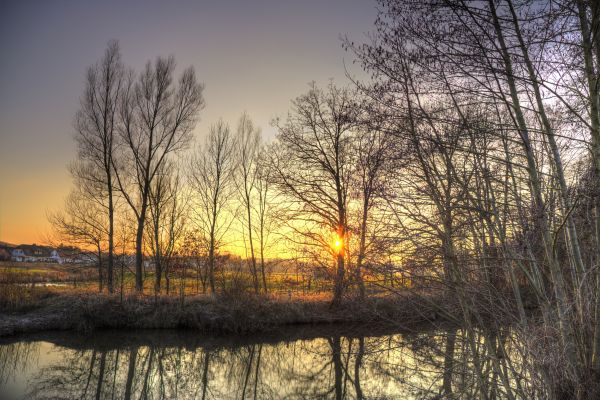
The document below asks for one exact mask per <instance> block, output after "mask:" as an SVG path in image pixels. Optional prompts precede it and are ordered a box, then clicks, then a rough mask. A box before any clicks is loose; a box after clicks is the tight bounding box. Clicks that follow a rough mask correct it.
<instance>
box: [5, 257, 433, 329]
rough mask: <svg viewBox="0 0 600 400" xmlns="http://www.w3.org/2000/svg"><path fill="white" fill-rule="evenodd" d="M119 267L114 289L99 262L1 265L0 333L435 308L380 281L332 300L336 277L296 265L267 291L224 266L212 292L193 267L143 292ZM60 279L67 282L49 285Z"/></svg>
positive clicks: (341, 318)
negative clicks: (386, 291)
mask: <svg viewBox="0 0 600 400" xmlns="http://www.w3.org/2000/svg"><path fill="white" fill-rule="evenodd" d="M115 272H116V274H115V277H116V279H117V281H116V282H115V293H114V294H112V295H108V294H107V293H106V288H105V290H104V292H103V293H99V286H98V282H97V275H95V274H96V273H97V271H95V270H94V269H93V268H89V267H77V266H65V265H57V264H49V265H21V264H19V265H14V264H13V265H0V282H1V283H0V336H1V335H11V334H16V333H20V332H33V331H40V330H50V329H76V330H90V329H101V328H189V329H197V330H201V331H206V332H215V331H217V332H231V333H236V332H242V331H244V332H253V331H265V330H271V329H273V328H274V327H276V326H281V325H289V324H314V323H346V322H349V323H355V322H360V323H378V324H396V325H397V324H398V323H399V322H401V323H405V324H409V325H410V324H413V323H419V322H423V321H426V320H428V319H429V317H430V316H431V315H435V311H434V310H433V308H432V306H431V305H430V303H428V302H423V301H421V300H418V299H416V298H413V299H407V298H402V297H401V296H384V295H383V294H381V293H377V292H376V291H375V290H373V289H374V288H373V287H371V291H370V292H371V297H370V299H369V300H366V301H359V300H357V299H352V298H349V299H346V300H345V301H344V302H343V303H342V304H341V305H339V306H338V307H336V308H332V307H331V283H330V282H329V281H327V280H325V279H315V278H314V277H310V278H309V277H308V276H302V275H301V274H295V273H294V274H291V273H290V274H285V273H273V274H269V275H268V287H269V293H268V295H265V294H262V293H261V294H258V295H256V294H254V293H253V288H252V285H251V277H250V275H249V274H248V273H244V272H240V271H225V272H223V271H221V272H220V273H219V274H218V275H217V277H216V281H217V285H218V288H219V294H218V295H214V296H213V295H209V294H207V293H205V292H204V291H203V289H202V285H201V284H199V282H198V280H197V279H196V276H195V273H194V272H193V271H192V272H191V273H189V274H187V275H186V276H185V277H174V278H172V279H171V288H170V293H169V294H168V295H167V294H166V293H165V292H166V290H165V289H166V288H165V282H164V280H163V291H162V293H161V294H155V293H154V276H153V274H152V273H149V274H147V275H146V276H145V279H144V294H142V295H138V294H136V293H135V279H134V276H133V274H132V273H130V272H129V271H126V273H125V274H124V279H123V282H121V281H120V276H121V274H120V270H117V271H115ZM54 277H59V278H60V279H58V280H53V278H54ZM89 278H92V279H89ZM309 280H310V284H309V283H308V282H309ZM57 281H58V282H65V284H64V285H62V286H60V285H57V286H45V285H44V282H57ZM182 288H183V289H184V290H183V296H182V291H181V289H182ZM121 290H122V292H121ZM182 297H183V301H182ZM415 310H419V312H415Z"/></svg>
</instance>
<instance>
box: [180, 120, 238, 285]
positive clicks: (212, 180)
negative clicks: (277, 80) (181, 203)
mask: <svg viewBox="0 0 600 400" xmlns="http://www.w3.org/2000/svg"><path fill="white" fill-rule="evenodd" d="M235 156H236V154H235V147H234V141H233V137H232V135H231V132H230V129H229V126H228V125H227V124H225V123H224V122H223V121H222V120H220V121H219V122H217V123H216V124H215V125H213V126H211V127H210V132H209V134H208V137H207V138H206V142H205V144H204V146H202V147H199V148H198V150H197V152H196V153H195V154H194V156H193V158H192V160H191V163H190V171H189V179H190V184H191V186H192V188H193V190H194V191H195V194H196V196H195V201H196V203H197V207H195V210H194V213H195V215H194V216H195V222H196V223H197V226H198V229H199V231H200V232H201V234H202V235H203V236H204V241H205V243H207V245H208V251H207V253H208V281H209V285H210V290H211V292H212V293H215V267H216V266H215V263H216V254H217V252H218V249H219V247H220V246H221V244H222V240H223V237H224V235H225V234H226V233H227V231H228V229H229V227H230V225H231V221H232V218H230V216H229V215H227V208H228V206H229V205H230V201H231V200H232V198H233V196H234V194H235V185H234V173H235V168H236V165H235V161H236V157H235Z"/></svg>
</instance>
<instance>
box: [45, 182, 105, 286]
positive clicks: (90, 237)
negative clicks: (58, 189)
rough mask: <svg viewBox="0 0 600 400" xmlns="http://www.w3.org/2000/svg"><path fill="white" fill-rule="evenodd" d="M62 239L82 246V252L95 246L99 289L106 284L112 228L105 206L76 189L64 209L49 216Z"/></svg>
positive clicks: (68, 198)
mask: <svg viewBox="0 0 600 400" xmlns="http://www.w3.org/2000/svg"><path fill="white" fill-rule="evenodd" d="M48 219H49V221H50V223H51V224H52V226H53V228H54V230H55V232H56V233H57V235H58V237H59V238H60V240H61V241H64V242H66V243H70V244H71V245H75V246H79V247H81V248H82V251H86V249H89V248H93V249H94V251H95V253H96V256H97V263H98V290H99V291H100V292H102V290H103V285H104V274H103V266H102V264H103V258H102V254H103V252H105V251H106V244H107V239H106V238H107V233H108V230H109V226H108V219H107V217H106V213H105V209H104V207H103V206H101V205H99V204H98V202H96V201H94V200H93V199H90V197H89V196H88V195H87V193H86V192H84V191H82V190H80V189H75V190H73V191H72V192H71V194H69V197H67V200H66V201H65V207H64V210H63V211H62V212H57V213H53V214H50V215H49V216H48Z"/></svg>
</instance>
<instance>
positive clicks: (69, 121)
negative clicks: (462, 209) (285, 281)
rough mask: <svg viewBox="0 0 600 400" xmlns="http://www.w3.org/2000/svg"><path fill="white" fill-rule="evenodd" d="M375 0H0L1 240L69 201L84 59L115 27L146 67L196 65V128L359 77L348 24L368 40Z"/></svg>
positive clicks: (25, 233) (38, 233)
mask: <svg viewBox="0 0 600 400" xmlns="http://www.w3.org/2000/svg"><path fill="white" fill-rule="evenodd" d="M375 17H376V8H375V3H374V2H373V1H371V0H335V1H334V0H320V1H316V0H311V1H306V0H303V1H276V0H273V1H218V2H216V1H215V2H208V1H206V2H202V1H194V2H192V1H189V2H183V1H177V2H166V1H160V2H159V1H112V2H109V1H102V2H95V3H92V2H91V1H12V2H11V1H3V2H2V3H1V5H0V49H1V54H2V55H1V57H0V183H1V189H0V241H5V242H9V243H15V244H19V243H32V242H37V243H40V242H43V241H44V240H45V238H46V237H47V235H48V234H49V233H50V226H49V224H48V222H47V218H46V215H47V213H48V212H51V211H55V210H58V209H60V208H61V206H62V204H63V201H64V199H65V197H66V196H67V194H68V192H69V190H70V188H71V180H70V177H69V174H68V171H67V168H66V166H67V164H68V163H69V162H70V161H71V160H73V159H74V158H75V155H76V154H75V144H74V141H73V136H74V129H73V118H74V116H75V112H76V111H77V109H78V102H79V96H80V95H81V94H82V91H83V87H84V85H83V82H84V75H85V70H86V68H87V67H88V66H89V65H91V64H93V63H95V62H96V61H97V60H98V59H100V58H101V56H102V54H103V52H104V49H105V47H106V43H107V42H108V41H109V40H110V39H118V40H119V42H120V45H121V51H122V53H123V60H124V62H125V63H126V64H127V65H129V66H132V67H134V68H136V69H138V70H139V69H140V68H141V67H142V66H143V65H144V64H145V62H146V61H147V60H149V59H154V58H155V57H156V56H158V55H174V56H175V58H176V60H177V63H178V66H179V67H180V68H179V70H181V69H182V68H183V67H186V66H188V65H193V66H194V67H195V69H196V75H197V76H198V78H199V80H200V81H202V82H203V83H204V84H205V85H206V89H205V92H204V96H205V100H206V108H205V109H204V111H203V112H202V113H201V115H200V117H201V121H200V123H199V124H198V125H197V127H196V131H195V136H196V138H197V139H201V138H202V137H203V135H204V134H205V133H206V132H207V130H208V126H209V125H210V124H212V123H214V122H216V121H217V120H218V118H219V117H223V118H224V119H225V120H226V121H227V122H229V123H230V124H235V123H236V121H237V119H238V117H239V115H240V114H241V113H242V112H243V111H247V112H248V113H249V114H250V116H251V117H252V118H253V119H254V121H255V122H256V123H257V124H258V125H260V126H261V127H262V130H263V133H264V136H265V137H266V138H272V137H273V136H274V133H275V132H274V129H273V128H272V127H271V126H270V124H269V122H270V121H271V119H272V118H274V117H277V116H285V114H286V112H287V110H288V108H289V105H290V100H291V99H293V98H294V97H296V96H298V95H299V94H301V93H303V92H305V91H306V90H307V89H308V86H307V84H308V82H310V81H312V80H314V81H316V82H317V83H318V84H321V85H325V84H326V83H327V82H328V80H329V79H334V80H335V81H336V82H337V83H341V84H344V83H346V77H345V74H346V71H345V68H347V69H348V72H349V73H350V74H351V75H353V76H358V77H361V76H363V74H362V73H361V70H360V67H359V66H358V65H357V64H352V61H353V56H352V54H349V53H347V52H345V51H344V50H343V49H342V47H341V40H340V36H341V35H348V36H349V37H350V38H352V39H353V40H359V41H360V40H364V39H365V33H366V32H368V31H370V30H372V27H373V22H374V20H375Z"/></svg>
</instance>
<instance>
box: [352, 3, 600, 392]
mask: <svg viewBox="0 0 600 400" xmlns="http://www.w3.org/2000/svg"><path fill="white" fill-rule="evenodd" d="M379 3H380V4H379V5H380V13H379V17H378V19H377V22H376V26H375V31H374V32H373V34H372V35H371V36H370V37H369V38H370V42H369V43H366V44H357V43H353V42H351V41H349V40H347V41H346V43H345V44H346V46H347V48H348V49H350V50H351V51H353V52H354V53H355V54H356V55H357V57H358V59H359V60H360V61H361V62H362V65H363V66H364V68H365V69H366V70H368V71H369V72H370V73H372V77H373V79H372V82H370V83H357V85H358V87H359V90H360V91H361V92H362V93H363V94H364V95H366V96H368V97H369V98H370V99H371V100H372V101H373V102H374V103H375V104H376V106H375V107H373V108H371V110H370V115H371V119H372V120H379V121H381V123H380V128H379V129H381V130H382V131H383V132H384V133H385V135H386V136H387V137H388V139H387V140H388V141H389V142H388V143H389V146H390V152H391V155H390V160H391V163H392V164H394V165H396V168H393V169H392V170H390V172H389V173H388V174H387V177H386V180H387V184H388V185H387V187H386V189H385V196H384V197H385V199H386V203H387V205H388V206H389V207H390V210H391V212H392V214H393V215H394V216H395V217H396V218H395V219H394V220H393V221H390V223H391V224H394V225H395V226H396V229H395V235H397V236H398V237H399V238H400V240H399V241H398V242H397V243H398V245H399V247H398V248H397V249H396V251H397V252H398V253H397V254H398V255H401V257H402V258H403V259H404V260H405V262H404V263H403V264H404V268H408V267H409V266H410V267H411V268H412V269H413V270H412V273H413V275H412V277H413V282H426V283H427V284H429V286H431V285H432V284H436V285H438V284H442V285H443V286H444V287H446V289H447V290H448V291H449V293H451V294H452V295H453V296H454V298H456V299H457V300H458V301H459V304H460V312H461V314H462V318H461V323H465V324H467V325H468V324H472V323H475V324H478V325H480V326H482V325H485V324H484V323H483V319H484V318H485V317H484V314H485V313H483V312H482V304H481V303H480V300H481V298H482V297H488V298H494V299H495V303H496V304H494V305H493V307H492V305H490V304H488V305H487V307H486V311H487V312H492V314H497V315H500V314H503V315H506V314H508V315H512V316H513V321H514V322H515V323H517V324H518V325H519V326H521V327H522V329H523V330H527V329H532V328H531V326H532V325H534V326H536V327H539V326H540V324H541V325H542V326H543V327H544V329H547V330H551V331H553V332H556V336H555V337H554V339H556V340H557V342H558V343H560V347H558V348H559V349H560V354H557V355H556V358H557V359H559V360H561V361H557V362H556V363H555V364H554V366H552V367H548V366H546V368H548V369H549V371H547V372H548V375H549V376H552V377H553V378H555V380H554V381H553V383H554V384H556V385H557V387H558V386H560V387H561V388H563V389H564V387H565V382H568V383H567V385H572V386H571V389H572V391H571V392H569V395H571V396H573V397H586V396H590V393H594V392H593V391H594V390H598V387H597V385H587V383H586V382H591V381H593V380H594V379H595V378H594V377H597V371H598V370H599V369H600V364H599V360H600V341H599V340H600V314H599V311H600V270H599V268H598V266H599V262H600V253H599V249H600V245H599V244H600V229H599V227H600V219H599V217H600V212H599V211H598V210H599V209H600V196H599V190H600V180H599V177H600V173H599V172H600V169H598V165H599V161H600V158H599V154H600V153H599V144H600V141H599V140H598V139H599V137H598V133H599V132H600V130H599V128H600V125H599V114H598V112H599V109H598V107H599V105H598V101H599V97H598V77H599V71H600V69H599V68H600V67H599V66H600V40H599V38H598V27H599V26H600V8H599V6H598V3H597V2H593V1H585V0H564V1H513V0H501V1H492V0H490V1H481V2H466V1H431V2H420V1H393V0H382V1H380V2H379ZM475 288H477V290H476V289H475ZM482 292H483V293H482ZM482 295H483V296H482ZM531 303H534V304H535V306H536V307H537V308H538V309H539V310H541V311H542V316H541V321H538V320H537V317H531V316H530V314H529V313H528V311H527V308H528V307H529V305H530V304H531ZM490 307H492V308H490ZM472 345H475V343H474V342H473V344H472ZM544 351H546V350H544V349H540V352H544ZM538 356H541V354H538ZM494 362H495V363H496V365H495V366H494V368H495V369H497V370H498V371H502V368H503V367H502V362H501V361H498V360H496V361H494ZM557 390H559V389H557ZM561 390H562V389H561ZM480 395H481V397H485V393H483V392H482V393H480Z"/></svg>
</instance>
